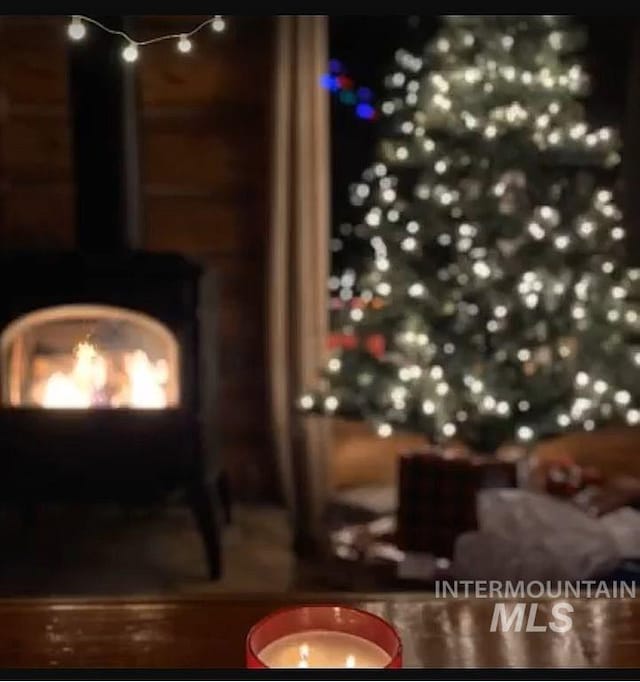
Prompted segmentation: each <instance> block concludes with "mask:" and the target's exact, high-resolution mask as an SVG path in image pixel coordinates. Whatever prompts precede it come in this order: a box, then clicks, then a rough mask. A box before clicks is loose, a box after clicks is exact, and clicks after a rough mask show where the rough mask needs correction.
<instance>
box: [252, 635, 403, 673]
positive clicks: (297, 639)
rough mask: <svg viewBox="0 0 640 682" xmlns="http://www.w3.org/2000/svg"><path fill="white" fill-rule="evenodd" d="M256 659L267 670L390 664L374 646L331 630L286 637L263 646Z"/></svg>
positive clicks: (360, 638)
mask: <svg viewBox="0 0 640 682" xmlns="http://www.w3.org/2000/svg"><path fill="white" fill-rule="evenodd" d="M259 656H260V660H261V661H262V662H263V663H264V664H265V665H266V666H267V667H269V668H385V667H386V666H387V665H389V663H390V661H391V657H390V656H389V654H387V653H386V652H385V651H384V650H383V649H381V648H380V647H379V646H378V645H377V644H374V643H373V642H370V641H369V640H367V639H364V638H363V637H358V636H357V635H351V634H349V633H347V632H335V631H333V632H332V631H331V630H307V631H306V632H304V631H303V632H297V633H295V634H292V635H286V636H285V637H281V638H280V639H276V640H275V641H273V642H271V643H270V644H267V646H266V647H265V648H264V649H263V650H262V651H261V652H260V653H259Z"/></svg>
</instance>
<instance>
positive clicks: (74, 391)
mask: <svg viewBox="0 0 640 682" xmlns="http://www.w3.org/2000/svg"><path fill="white" fill-rule="evenodd" d="M0 348H1V351H2V369H1V371H2V402H3V403H4V404H8V405H11V406H13V407H20V406H29V407H42V408H45V409H90V408H107V409H108V408H130V409H162V408H166V407H172V406H175V405H177V404H178V402H179V386H178V376H179V374H178V346H177V343H176V341H175V338H174V337H173V335H172V334H171V333H170V332H169V331H168V330H167V329H166V328H165V327H164V326H163V325H162V324H160V323H159V322H157V321H156V320H153V319H152V318H150V317H148V316H146V315H143V314H140V313H136V312H133V311H129V310H124V309H120V308H111V307H109V306H94V305H91V306H86V305H70V306H59V307H55V308H47V309H45V310H40V311H36V312H34V313H30V314H29V315H25V316H24V317H22V318H20V319H19V320H16V321H15V322H13V323H12V324H11V325H9V326H8V327H7V329H6V330H5V332H4V333H3V334H2V337H1V339H0Z"/></svg>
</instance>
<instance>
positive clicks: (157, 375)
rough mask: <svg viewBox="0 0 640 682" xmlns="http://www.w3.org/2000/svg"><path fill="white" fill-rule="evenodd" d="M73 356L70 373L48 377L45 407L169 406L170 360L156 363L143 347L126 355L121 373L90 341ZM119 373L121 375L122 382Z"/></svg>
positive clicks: (43, 401) (44, 392)
mask: <svg viewBox="0 0 640 682" xmlns="http://www.w3.org/2000/svg"><path fill="white" fill-rule="evenodd" d="M73 356H74V364H73V367H72V369H71V371H70V372H68V373H65V372H61V371H57V372H54V373H53V374H51V376H49V377H48V378H47V379H46V380H45V382H44V390H43V393H42V400H41V404H42V406H43V407H46V408H89V407H96V406H108V407H134V408H144V409H160V408H164V407H166V406H167V391H166V384H167V382H168V380H169V367H168V364H167V362H166V360H162V359H161V360H158V361H157V362H155V363H154V362H152V361H151V360H150V359H149V357H148V355H147V354H146V353H145V352H144V351H143V350H140V349H136V350H133V351H131V352H129V353H124V354H123V357H122V366H123V369H124V372H120V373H118V372H116V371H115V370H114V368H113V367H112V366H111V365H112V364H113V363H109V362H108V361H107V359H106V358H105V357H104V355H102V354H101V353H100V352H98V349H97V348H96V347H95V346H94V345H93V344H92V343H89V342H86V341H84V342H81V343H79V344H78V345H77V346H76V347H75V348H74V351H73ZM112 375H113V376H112ZM115 375H118V376H119V383H118V380H116V379H115ZM111 384H115V388H114V387H113V386H111Z"/></svg>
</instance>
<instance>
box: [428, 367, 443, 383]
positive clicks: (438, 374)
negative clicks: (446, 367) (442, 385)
mask: <svg viewBox="0 0 640 682" xmlns="http://www.w3.org/2000/svg"><path fill="white" fill-rule="evenodd" d="M429 376H430V377H431V378H432V379H434V380H435V381H439V380H440V379H442V377H443V376H444V371H443V369H442V367H440V365H434V366H433V367H432V368H431V369H430V370H429Z"/></svg>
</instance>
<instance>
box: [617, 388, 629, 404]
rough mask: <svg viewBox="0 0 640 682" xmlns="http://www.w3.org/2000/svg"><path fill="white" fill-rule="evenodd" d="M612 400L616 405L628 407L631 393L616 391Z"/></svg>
mask: <svg viewBox="0 0 640 682" xmlns="http://www.w3.org/2000/svg"><path fill="white" fill-rule="evenodd" d="M613 399H614V400H615V401H616V403H618V405H628V404H629V403H630V402H631V393H629V391H616V393H615V395H614V396H613Z"/></svg>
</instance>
